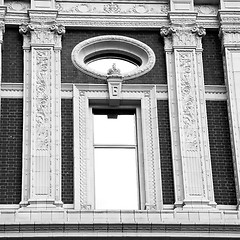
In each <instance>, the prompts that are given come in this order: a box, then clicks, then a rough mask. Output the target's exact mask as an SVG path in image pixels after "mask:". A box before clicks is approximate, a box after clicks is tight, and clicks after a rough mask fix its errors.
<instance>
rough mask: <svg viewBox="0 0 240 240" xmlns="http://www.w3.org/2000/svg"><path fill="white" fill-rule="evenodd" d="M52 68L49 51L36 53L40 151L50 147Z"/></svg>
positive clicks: (37, 129) (37, 123)
mask: <svg viewBox="0 0 240 240" xmlns="http://www.w3.org/2000/svg"><path fill="white" fill-rule="evenodd" d="M50 68H51V56H50V52H49V50H44V49H41V50H38V51H36V133H37V136H36V138H37V139H36V145H37V149H39V150H40V149H44V150H47V149H48V147H49V134H50V132H49V123H50V99H49V97H50V89H49V83H50V78H49V77H50Z"/></svg>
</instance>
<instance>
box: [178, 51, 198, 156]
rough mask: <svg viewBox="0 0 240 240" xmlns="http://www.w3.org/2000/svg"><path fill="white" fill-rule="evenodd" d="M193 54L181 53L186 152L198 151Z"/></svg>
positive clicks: (180, 71) (180, 64) (180, 70)
mask: <svg viewBox="0 0 240 240" xmlns="http://www.w3.org/2000/svg"><path fill="white" fill-rule="evenodd" d="M192 59H193V55H192V52H181V53H179V66H180V69H179V74H180V76H179V77H180V81H181V83H180V85H181V103H182V111H181V112H182V113H183V115H182V121H183V129H184V135H185V141H186V151H190V152H191V151H197V150H198V135H197V112H196V104H195V101H196V99H195V92H194V86H193V84H192V78H194V76H193V71H192V64H193V63H192Z"/></svg>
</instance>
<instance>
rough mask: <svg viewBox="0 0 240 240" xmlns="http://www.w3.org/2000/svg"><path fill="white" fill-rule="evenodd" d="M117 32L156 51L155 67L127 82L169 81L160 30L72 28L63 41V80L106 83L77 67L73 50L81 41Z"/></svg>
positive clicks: (68, 30) (155, 82)
mask: <svg viewBox="0 0 240 240" xmlns="http://www.w3.org/2000/svg"><path fill="white" fill-rule="evenodd" d="M109 34H116V35H122V36H127V37H131V38H134V39H137V40H139V41H141V42H143V43H145V44H147V45H148V46H149V47H151V48H152V50H153V51H154V52H155V55H156V64H155V67H154V68H153V69H152V70H151V71H150V72H149V73H147V74H146V75H143V76H141V77H139V78H137V79H135V80H129V81H128V82H127V83H152V84H157V83H167V77H166V64H165V54H164V42H163V38H162V37H160V34H159V31H154V32H153V31H127V30H125V31H113V30H111V31H110V30H109V31H89V30H70V29H67V32H66V34H65V35H64V37H63V42H62V46H63V49H62V82H71V83H105V81H104V80H98V79H94V78H93V77H91V76H88V75H86V74H84V73H82V72H80V71H78V70H77V69H76V67H74V65H73V64H72V61H71V52H72V50H73V48H74V47H75V46H76V45H77V44H78V43H80V42H82V41H84V40H86V39H89V38H92V37H96V36H101V35H109Z"/></svg>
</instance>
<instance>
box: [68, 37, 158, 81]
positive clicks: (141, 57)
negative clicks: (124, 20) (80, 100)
mask: <svg viewBox="0 0 240 240" xmlns="http://www.w3.org/2000/svg"><path fill="white" fill-rule="evenodd" d="M102 54H111V55H112V54H116V55H119V54H120V55H122V56H125V57H126V59H128V58H131V59H134V60H135V61H136V62H138V63H139V67H137V68H136V69H134V70H132V71H130V72H127V73H124V74H122V75H121V76H122V79H123V80H129V79H133V78H136V77H139V76H141V75H143V74H145V73H147V72H149V71H150V70H151V69H152V68H153V66H154V64H155V61H156V58H155V54H154V52H153V50H152V49H151V48H150V47H149V46H147V45H146V44H144V43H142V42H140V41H138V40H136V39H133V38H129V37H124V36H119V35H105V36H99V37H94V38H90V39H87V40H85V41H83V42H81V43H79V44H77V45H76V46H75V47H74V49H73V51H72V62H73V64H74V66H75V67H76V68H78V69H79V70H80V71H82V72H84V73H86V74H88V75H90V76H93V77H96V78H100V79H107V77H108V74H103V73H100V72H98V71H96V70H94V69H92V68H91V67H89V66H88V65H87V63H86V62H87V61H88V59H93V58H94V57H95V56H96V58H97V56H99V55H102Z"/></svg>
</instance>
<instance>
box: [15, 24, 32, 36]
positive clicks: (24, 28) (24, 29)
mask: <svg viewBox="0 0 240 240" xmlns="http://www.w3.org/2000/svg"><path fill="white" fill-rule="evenodd" d="M30 31H34V26H33V25H32V24H30V23H22V24H21V25H20V26H19V33H20V34H23V35H25V34H28V33H30Z"/></svg>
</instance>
